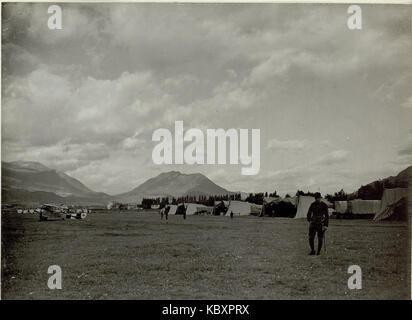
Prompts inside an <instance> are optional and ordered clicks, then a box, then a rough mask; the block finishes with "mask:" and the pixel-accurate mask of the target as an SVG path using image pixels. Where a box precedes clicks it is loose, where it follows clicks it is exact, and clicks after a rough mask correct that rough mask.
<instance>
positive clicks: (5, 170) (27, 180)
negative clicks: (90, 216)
mask: <svg viewBox="0 0 412 320" xmlns="http://www.w3.org/2000/svg"><path fill="white" fill-rule="evenodd" d="M1 178H2V181H1V188H2V201H7V202H20V201H22V202H32V201H34V202H36V199H39V202H47V201H51V202H70V203H87V204H92V203H93V204H100V203H104V202H107V201H108V200H109V199H110V196H109V195H107V194H105V193H100V192H95V191H93V190H91V189H89V188H88V187H86V186H85V185H84V184H83V183H81V182H80V181H79V180H77V179H74V178H72V177H70V176H69V175H67V174H65V173H64V172H60V171H57V170H54V169H50V168H48V167H46V166H44V165H43V164H41V163H38V162H30V161H15V162H2V168H1Z"/></svg>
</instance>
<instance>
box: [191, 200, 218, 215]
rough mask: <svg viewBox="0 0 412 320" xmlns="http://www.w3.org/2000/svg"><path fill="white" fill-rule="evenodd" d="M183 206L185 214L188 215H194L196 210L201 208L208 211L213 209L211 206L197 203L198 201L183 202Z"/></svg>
mask: <svg viewBox="0 0 412 320" xmlns="http://www.w3.org/2000/svg"><path fill="white" fill-rule="evenodd" d="M185 207H186V215H188V216H191V215H194V214H196V213H197V212H198V211H201V210H206V211H210V213H211V212H212V210H213V208H212V207H208V206H205V205H202V204H198V203H185Z"/></svg>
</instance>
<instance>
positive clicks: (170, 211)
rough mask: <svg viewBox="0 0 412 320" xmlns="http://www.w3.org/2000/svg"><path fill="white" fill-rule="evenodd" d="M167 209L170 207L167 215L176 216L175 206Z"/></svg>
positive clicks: (172, 205) (171, 205)
mask: <svg viewBox="0 0 412 320" xmlns="http://www.w3.org/2000/svg"><path fill="white" fill-rule="evenodd" d="M169 207H170V210H169V212H168V215H171V214H176V210H177V205H175V204H170V205H169Z"/></svg>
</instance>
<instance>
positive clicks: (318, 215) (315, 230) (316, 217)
mask: <svg viewBox="0 0 412 320" xmlns="http://www.w3.org/2000/svg"><path fill="white" fill-rule="evenodd" d="M321 199H322V196H321V194H320V193H319V192H316V193H315V202H313V203H312V204H311V205H310V207H309V211H308V215H307V220H308V222H310V224H309V245H310V253H309V254H310V255H314V254H315V236H316V234H317V235H318V251H317V252H316V254H317V255H319V254H320V251H321V249H322V244H323V235H324V233H325V231H326V230H327V228H328V223H329V214H328V206H327V205H326V204H325V203H323V202H322V201H321Z"/></svg>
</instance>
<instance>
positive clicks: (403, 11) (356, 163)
mask: <svg viewBox="0 0 412 320" xmlns="http://www.w3.org/2000/svg"><path fill="white" fill-rule="evenodd" d="M49 5H50V4H47V3H46V4H39V3H38V4H12V3H6V4H3V19H2V22H3V25H2V28H3V35H2V36H3V46H2V59H3V60H2V61H3V63H2V68H3V70H2V76H3V78H2V160H4V161H15V160H25V161H39V162H41V163H43V164H45V165H46V166H49V167H51V168H56V169H58V170H62V171H65V172H66V173H68V174H69V175H71V176H73V177H75V178H78V179H79V180H80V181H82V182H83V183H84V184H86V185H87V186H88V187H90V188H91V189H93V190H95V191H103V192H107V193H109V194H116V193H120V192H126V191H129V190H130V189H132V188H134V187H136V186H137V185H138V184H140V183H142V182H143V181H145V180H146V179H148V178H151V177H153V176H155V175H157V174H159V173H161V172H165V171H170V170H179V171H181V172H185V173H193V172H201V173H204V174H205V175H207V176H208V177H209V178H211V179H212V180H213V181H214V182H216V183H217V184H219V185H221V186H223V187H225V188H227V189H229V190H233V191H237V190H242V191H247V192H249V191H250V192H258V191H272V190H278V192H280V193H281V194H284V193H285V192H293V193H294V192H296V189H303V190H308V189H309V190H312V191H318V190H320V191H321V192H332V191H337V190H339V189H340V188H344V189H345V190H346V191H353V190H355V189H357V188H358V187H359V186H360V185H361V184H365V183H368V182H371V181H373V180H375V179H377V178H383V177H386V176H388V175H394V174H397V173H398V172H399V171H400V170H402V169H404V168H406V167H407V166H408V165H410V164H411V162H412V121H411V120H412V86H411V83H412V59H411V57H412V55H411V52H412V40H411V17H412V10H411V7H410V6H395V5H391V6H383V5H379V6H378V5H375V6H371V5H362V6H361V8H362V17H363V28H362V30H356V31H354V30H349V29H348V27H347V25H346V21H347V17H348V14H347V8H348V5H285V4H283V5H274V4H264V5H263V4H259V5H243V4H232V5H228V4H227V5H219V4H214V5H210V4H202V5H199V4H198V5H193V4H182V5H175V4H92V5H84V4H61V7H62V10H63V29H62V30H49V29H48V28H47V19H48V17H49V15H48V13H47V7H48V6H49ZM175 120H183V121H184V125H185V130H187V129H189V128H192V127H196V128H200V129H202V130H206V129H207V128H223V129H229V128H249V129H252V128H258V129H260V130H261V131H260V135H261V169H260V172H259V174H258V175H256V176H242V175H241V171H240V166H233V165H203V166H198V165H197V166H190V165H163V166H157V165H154V164H153V162H152V158H151V154H152V150H153V147H154V146H155V144H156V142H152V140H151V137H152V133H153V131H154V130H155V129H157V128H162V127H164V128H170V129H171V130H173V124H174V121H175Z"/></svg>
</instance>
